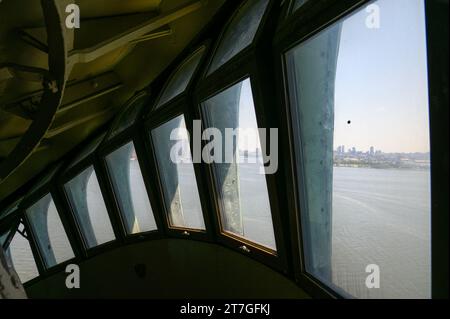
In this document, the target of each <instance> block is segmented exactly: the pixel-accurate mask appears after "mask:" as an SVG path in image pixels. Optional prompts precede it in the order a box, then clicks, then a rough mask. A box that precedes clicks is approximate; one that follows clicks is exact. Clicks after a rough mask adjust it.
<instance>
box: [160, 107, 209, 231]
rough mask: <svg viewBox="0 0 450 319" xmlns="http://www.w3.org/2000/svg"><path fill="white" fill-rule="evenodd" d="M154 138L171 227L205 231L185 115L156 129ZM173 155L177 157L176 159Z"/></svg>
mask: <svg viewBox="0 0 450 319" xmlns="http://www.w3.org/2000/svg"><path fill="white" fill-rule="evenodd" d="M151 137H152V140H153V144H154V147H155V153H156V159H157V164H158V170H159V175H160V178H161V183H162V188H163V192H164V202H165V206H166V209H167V212H168V214H169V216H168V220H169V223H170V225H171V226H173V227H181V228H190V229H198V230H204V229H205V223H204V220H203V213H202V206H201V203H200V196H199V194H198V189H197V180H196V177H195V171H194V166H193V164H192V157H191V148H190V145H189V136H188V132H187V129H186V123H185V121H184V116H183V115H181V116H179V117H177V118H174V119H173V120H171V121H169V122H167V123H166V124H163V125H161V126H160V127H158V128H156V129H154V130H153V131H152V133H151ZM174 152H176V155H178V158H175V156H173V153H174Z"/></svg>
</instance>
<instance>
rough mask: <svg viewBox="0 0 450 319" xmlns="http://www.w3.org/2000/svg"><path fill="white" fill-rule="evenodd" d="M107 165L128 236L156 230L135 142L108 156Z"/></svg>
mask: <svg viewBox="0 0 450 319" xmlns="http://www.w3.org/2000/svg"><path fill="white" fill-rule="evenodd" d="M106 163H107V165H108V170H109V175H110V176H111V180H112V184H113V187H114V191H115V195H116V198H117V201H118V203H119V206H120V211H121V214H122V217H123V220H124V222H125V226H126V229H127V233H128V234H137V233H140V232H147V231H151V230H156V229H157V227H156V222H155V219H154V217H153V210H152V207H151V205H150V201H149V199H148V195H147V192H146V189H145V184H144V180H143V178H142V174H141V169H140V167H139V162H138V160H137V155H136V150H135V149H134V145H133V142H130V143H128V144H126V145H124V146H122V147H121V148H119V149H118V150H116V151H114V152H113V153H111V154H110V155H108V156H107V157H106Z"/></svg>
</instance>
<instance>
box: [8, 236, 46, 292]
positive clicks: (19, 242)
mask: <svg viewBox="0 0 450 319" xmlns="http://www.w3.org/2000/svg"><path fill="white" fill-rule="evenodd" d="M6 253H7V254H8V255H9V257H10V258H9V259H10V260H11V261H12V263H13V266H14V269H15V270H16V272H17V274H18V275H19V278H20V281H22V283H25V282H27V281H29V280H31V279H34V278H36V277H38V276H39V271H38V269H37V266H36V262H35V261H34V257H33V252H32V251H31V247H30V243H29V242H28V240H26V239H25V238H23V237H22V235H20V234H19V233H16V234H15V235H14V238H13V239H12V241H11V244H10V245H9V247H8V249H7V250H6Z"/></svg>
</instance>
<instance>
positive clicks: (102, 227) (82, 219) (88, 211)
mask: <svg viewBox="0 0 450 319" xmlns="http://www.w3.org/2000/svg"><path fill="white" fill-rule="evenodd" d="M64 187H65V190H66V193H67V196H68V198H69V201H70V204H71V206H72V209H73V211H74V213H75V217H76V219H77V221H78V224H79V225H80V227H81V231H82V234H83V237H84V240H85V243H86V245H87V247H88V248H93V247H95V246H98V245H101V244H104V243H107V242H109V241H112V240H114V239H115V235H114V231H113V229H112V226H111V221H110V219H109V215H108V212H107V210H106V206H105V202H104V200H103V195H102V192H101V189H100V185H99V184H98V180H97V176H96V174H95V171H94V168H93V167H92V166H91V167H89V168H88V169H86V170H85V171H83V172H82V173H81V174H79V175H78V176H77V177H75V178H74V179H73V180H71V181H70V182H68V183H67V184H66V185H65V186H64Z"/></svg>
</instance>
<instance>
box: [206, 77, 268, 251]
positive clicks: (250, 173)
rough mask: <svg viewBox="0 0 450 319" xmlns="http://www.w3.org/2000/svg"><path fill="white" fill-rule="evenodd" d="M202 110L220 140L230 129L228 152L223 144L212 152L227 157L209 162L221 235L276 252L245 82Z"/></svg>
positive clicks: (246, 83) (253, 121)
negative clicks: (229, 234)
mask: <svg viewBox="0 0 450 319" xmlns="http://www.w3.org/2000/svg"><path fill="white" fill-rule="evenodd" d="M203 111H204V114H205V119H206V125H207V127H210V128H215V129H218V130H219V132H220V135H221V136H222V137H223V136H226V135H227V131H228V130H233V131H235V135H234V136H233V137H232V140H231V147H232V149H227V145H226V144H227V143H222V145H221V149H219V150H217V149H214V157H216V155H217V153H220V154H224V155H225V156H227V154H230V155H231V159H228V160H227V159H226V158H217V157H216V158H215V161H214V164H213V165H214V166H213V167H214V175H215V178H216V183H217V186H218V188H219V194H220V203H221V204H222V211H221V220H222V227H223V231H225V232H229V233H232V234H234V235H237V236H240V237H243V238H246V239H249V240H251V241H253V242H256V243H258V244H261V245H264V246H266V247H268V248H271V249H272V250H276V244H275V236H274V230H273V225H272V214H271V211H270V202H269V195H268V191H267V184H266V178H265V175H264V161H263V157H262V151H261V142H260V137H259V132H258V124H257V121H256V114H255V107H254V104H253V96H252V88H251V85H250V80H249V79H247V80H245V81H243V82H241V83H239V84H237V85H235V86H233V87H231V88H229V89H227V90H225V91H224V92H222V93H220V94H218V95H216V96H214V97H213V98H211V99H209V100H207V101H206V102H204V103H203ZM226 137H228V136H226ZM216 138H220V137H217V136H214V140H216ZM210 153H211V152H210ZM220 157H222V156H220ZM211 162H212V161H211Z"/></svg>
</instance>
